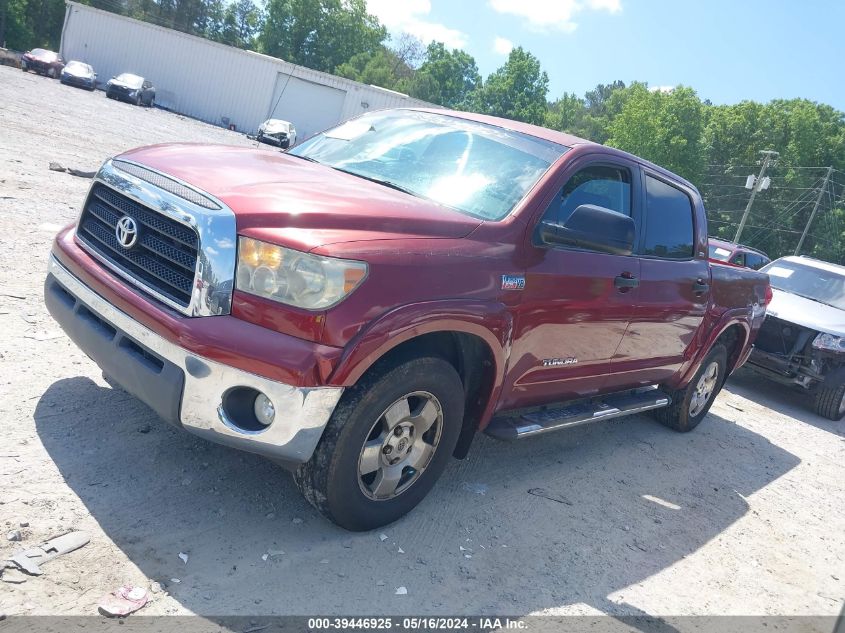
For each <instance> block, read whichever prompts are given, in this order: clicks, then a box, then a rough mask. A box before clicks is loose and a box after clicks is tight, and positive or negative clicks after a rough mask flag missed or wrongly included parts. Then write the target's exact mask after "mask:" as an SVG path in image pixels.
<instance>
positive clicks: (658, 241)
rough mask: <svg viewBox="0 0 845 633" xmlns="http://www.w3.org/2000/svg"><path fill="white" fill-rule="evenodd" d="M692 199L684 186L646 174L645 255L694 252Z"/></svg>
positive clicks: (676, 256) (682, 255)
mask: <svg viewBox="0 0 845 633" xmlns="http://www.w3.org/2000/svg"><path fill="white" fill-rule="evenodd" d="M692 213H693V212H692V201H691V200H690V199H689V196H687V194H685V193H684V192H683V191H681V190H680V189H676V188H675V187H672V186H671V185H667V184H666V183H665V182H662V181H660V180H657V179H656V178H652V177H651V176H646V214H645V215H646V222H645V245H644V249H643V254H644V255H650V256H653V257H663V258H666V259H689V258H690V257H692V255H693V244H694V242H695V239H694V231H693V221H692Z"/></svg>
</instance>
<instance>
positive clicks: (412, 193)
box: [334, 167, 425, 198]
mask: <svg viewBox="0 0 845 633" xmlns="http://www.w3.org/2000/svg"><path fill="white" fill-rule="evenodd" d="M334 169H336V170H338V171H342V172H343V173H344V174H349V175H351V176H358V178H363V179H364V180H369V181H370V182H374V183H376V184H379V185H384V186H385V187H390V188H391V189H395V190H396V191H401V192H402V193H407V194H408V195H410V196H414V197H415V198H424V197H425V196H421V195H420V194H419V193H417V192H416V191H413V190H411V189H408V188H406V187H403V186H402V185H397V184H396V183H395V182H393V181H391V180H384V179H382V178H375V177H373V176H365V175H364V174H359V173H357V172H354V171H349V170H348V169H341V168H340V167H334Z"/></svg>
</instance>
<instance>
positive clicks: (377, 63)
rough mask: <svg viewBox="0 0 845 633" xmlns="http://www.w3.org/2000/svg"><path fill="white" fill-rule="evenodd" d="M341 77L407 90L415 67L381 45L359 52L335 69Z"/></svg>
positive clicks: (389, 88) (402, 90) (397, 89)
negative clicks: (408, 64) (375, 48)
mask: <svg viewBox="0 0 845 633" xmlns="http://www.w3.org/2000/svg"><path fill="white" fill-rule="evenodd" d="M335 73H336V74H337V75H340V76H341V77H346V78H347V79H352V80H354V81H360V82H361V83H364V84H370V85H373V86H380V87H381V88H387V89H388V90H396V91H398V92H405V91H406V90H407V89H408V85H409V81H410V78H411V76H412V75H413V69H411V68H410V67H408V66H407V65H405V64H404V63H403V62H402V60H401V59H399V57H398V56H397V55H396V54H395V53H394V52H393V51H392V50H390V49H388V48H385V47H383V46H382V47H379V48H378V49H377V50H376V51H375V52H372V53H370V52H366V53H358V54H357V55H354V56H353V57H352V58H351V59H350V60H349V61H348V62H346V63H344V64H341V65H340V66H338V67H337V68H336V69H335Z"/></svg>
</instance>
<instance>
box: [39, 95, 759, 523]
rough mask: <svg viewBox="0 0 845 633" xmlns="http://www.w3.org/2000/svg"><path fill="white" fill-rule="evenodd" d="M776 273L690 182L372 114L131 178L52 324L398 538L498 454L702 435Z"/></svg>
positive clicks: (166, 156)
mask: <svg viewBox="0 0 845 633" xmlns="http://www.w3.org/2000/svg"><path fill="white" fill-rule="evenodd" d="M768 293H769V286H768V278H767V276H766V275H764V274H761V273H758V272H755V271H751V270H744V269H740V268H737V267H730V266H720V265H711V264H710V263H709V262H708V249H707V223H706V219H705V213H704V208H703V206H702V202H701V197H700V196H699V194H698V192H697V191H696V189H695V188H694V187H693V186H692V185H691V184H689V183H688V182H686V181H684V180H682V179H681V178H679V177H678V176H675V175H674V174H672V173H669V172H667V171H666V170H664V169H661V168H660V167H657V166H656V165H652V164H650V163H648V162H645V161H643V160H641V159H639V158H636V157H635V156H631V155H629V154H626V153H624V152H621V151H618V150H615V149H611V148H607V147H603V146H601V145H597V144H594V143H590V142H588V141H584V140H581V139H579V138H576V137H573V136H569V135H567V134H564V133H560V132H555V131H551V130H546V129H543V128H540V127H535V126H532V125H527V124H523V123H517V122H514V121H507V120H503V119H497V118H492V117H487V116H480V115H474V114H467V113H459V112H449V111H442V110H416V109H400V110H385V111H379V112H373V113H368V114H366V115H363V116H361V117H359V118H357V119H353V120H351V121H349V122H347V123H344V124H342V125H340V126H339V127H337V128H334V129H332V130H329V131H327V132H325V133H323V134H319V135H317V136H315V137H313V138H311V139H309V140H307V141H305V142H304V143H302V144H301V145H299V146H298V147H296V148H295V149H293V150H290V151H288V152H286V153H281V152H276V151H265V150H257V149H244V148H234V147H221V146H203V145H178V144H177V145H159V146H153V147H146V148H140V149H135V150H132V151H129V152H127V153H125V154H122V155H120V156H118V157H116V158H114V159H112V160H109V161H107V162H106V163H105V164H104V165H103V166H102V168H101V169H100V171H99V173H98V174H97V176H96V178H95V180H94V183H93V185H92V187H91V190H90V193H89V194H88V197H87V199H86V200H85V202H84V204H83V208H82V212H81V215H80V218H79V221H78V222H77V223H76V224H75V226H71V227H68V228H66V229H64V230H63V231H62V232H61V233H60V234H59V235H58V236H57V238H56V240H55V244H54V246H53V251H52V256H51V258H50V262H49V274H48V277H47V280H46V285H45V299H46V304H47V307H48V309H49V311H50V312H51V314H52V315H53V317H54V318H55V319H56V321H58V322H59V323H60V324H61V326H62V327H63V328H64V330H65V332H67V334H68V335H69V336H70V338H71V339H73V340H74V341H75V342H76V344H77V345H79V347H80V348H82V349H83V350H84V351H85V352H86V353H87V354H88V355H89V356H90V357H91V358H92V359H93V360H94V361H95V362H96V363H97V364H98V365H100V367H101V368H102V369H103V372H104V374H105V375H107V376H109V377H110V378H111V379H113V381H114V382H116V383H117V384H119V385H120V386H122V387H123V388H124V389H126V390H127V391H129V392H130V393H132V394H134V395H135V396H137V397H138V398H139V399H141V400H142V401H144V402H145V403H147V404H148V405H149V406H150V407H151V408H152V409H153V410H154V411H155V412H156V413H157V414H158V415H159V416H161V417H162V418H164V419H165V420H168V421H170V422H172V423H174V424H176V425H178V426H180V427H182V428H184V429H185V430H187V431H190V432H192V433H196V434H199V435H201V436H203V437H206V438H208V439H210V440H214V441H217V442H220V443H223V444H227V445H230V446H234V447H236V448H241V449H244V450H247V451H252V452H255V453H259V454H261V455H264V456H266V457H268V458H270V459H273V460H275V461H277V462H278V463H280V464H283V465H285V466H286V467H288V468H289V469H291V470H293V472H294V476H295V480H296V482H297V484H298V486H299V488H300V489H301V491H302V492H303V494H304V495H305V496H306V498H307V499H308V500H309V501H310V502H311V503H312V504H313V505H314V506H315V507H316V508H317V509H318V510H319V511H320V512H322V513H323V514H324V515H325V516H327V517H328V518H329V519H331V520H332V521H334V522H336V523H337V524H339V525H341V526H343V527H346V528H348V529H352V530H364V529H371V528H374V527H377V526H380V525H384V524H386V523H388V522H391V521H394V520H395V519H397V518H399V517H400V516H402V515H403V514H405V513H406V512H408V511H409V510H410V509H412V508H413V507H414V506H415V505H416V504H417V503H419V502H420V500H421V499H422V498H423V497H424V496H425V494H426V493H427V492H428V491H429V490H430V489H431V488H432V486H433V485H434V483H435V481H436V480H437V478H438V477H439V476H440V474H441V472H442V471H443V469H444V468H445V466H446V463H447V461H448V460H449V458H450V456H452V455H455V456H457V457H462V456H464V455H465V454H466V452H467V450H468V448H469V444H470V442H471V440H472V438H473V435H474V434H475V433H476V432H477V431H484V432H486V433H487V434H489V435H491V436H493V437H496V438H499V439H503V440H515V439H521V438H525V437H532V436H534V435H537V434H539V433H543V432H546V431H550V430H553V429H560V428H565V427H569V426H572V425H575V424H582V423H585V422H591V421H597V420H606V419H608V418H612V417H618V416H622V415H627V414H632V413H638V412H642V411H648V410H653V411H654V415H655V416H656V418H657V419H658V420H659V421H660V422H662V423H663V424H665V425H667V426H669V427H671V428H673V429H675V430H678V431H689V430H690V429H692V428H694V427H695V426H696V425H697V424H698V423H699V422H700V421H701V420H702V418H703V417H704V415H705V414H706V413H707V411H708V409H709V407H710V405H711V403H712V402H713V399H714V398H715V396H716V394H717V393H718V391H719V390H720V388H721V386H722V384H723V382H724V381H725V379H726V377H727V376H728V374H730V373H731V372H732V371H733V370H734V369H736V368H737V367H738V366H739V365H741V364H742V363H743V362H744V361H745V360H746V357H747V356H748V354H749V350H750V346H751V343H752V341H753V339H754V337H755V335H756V333H757V331H758V328H759V327H760V324H761V323H762V321H763V317H764V315H765V305H766V297H767V294H768Z"/></svg>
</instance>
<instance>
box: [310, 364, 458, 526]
mask: <svg viewBox="0 0 845 633" xmlns="http://www.w3.org/2000/svg"><path fill="white" fill-rule="evenodd" d="M463 414H464V392H463V386H462V384H461V379H460V377H459V376H458V373H457V372H456V371H455V369H454V367H452V365H450V364H449V363H447V362H446V361H445V360H442V359H440V358H416V359H413V360H408V361H406V362H403V363H401V364H399V365H395V366H392V367H389V366H382V367H381V368H379V369H376V370H375V371H374V372H372V373H371V374H370V375H368V376H366V377H365V378H363V379H362V380H361V381H359V383H358V384H356V385H355V386H354V387H351V388H349V389H348V390H347V392H346V393H345V394H344V395H343V398H342V399H341V401H340V403H339V404H338V406H337V409H335V412H334V414H333V415H332V417H331V420H330V421H329V423H328V425H327V426H326V430H325V431H324V433H323V437H322V439H321V440H320V443H319V444H318V445H317V449H316V450H315V451H314V455H313V456H312V457H311V459H310V460H309V461H308V462H307V463H305V464H303V465H302V466H300V467H299V469H298V470H297V471H296V473H295V474H294V478H295V480H296V484H297V486H298V487H299V489H300V491H301V492H302V494H303V495H304V496H305V498H306V499H307V500H308V502H309V503H311V505H313V506H314V507H315V508H317V510H319V511H320V512H321V513H322V514H323V515H325V516H326V517H327V518H328V519H329V520H331V521H333V522H334V523H336V524H338V525H339V526H341V527H344V528H346V529H347V530H355V531H362V530H372V529H374V528H377V527H380V526H383V525H386V524H388V523H392V522H393V521H396V520H397V519H398V518H400V517H401V516H403V515H404V514H406V513H408V512H410V511H411V510H412V509H413V508H414V507H415V506H416V505H417V504H418V503H419V502H420V501H422V499H423V497H425V495H426V494H427V493H428V491H429V490H431V488H432V487H433V486H434V484H435V482H436V481H437V479H438V478H439V477H440V475H441V473H442V472H443V469H444V468H445V467H446V464H447V463H448V461H449V457H450V456H451V455H452V452H453V451H454V449H455V444H456V443H457V441H458V435H459V434H460V430H461V422H462V420H463Z"/></svg>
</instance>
